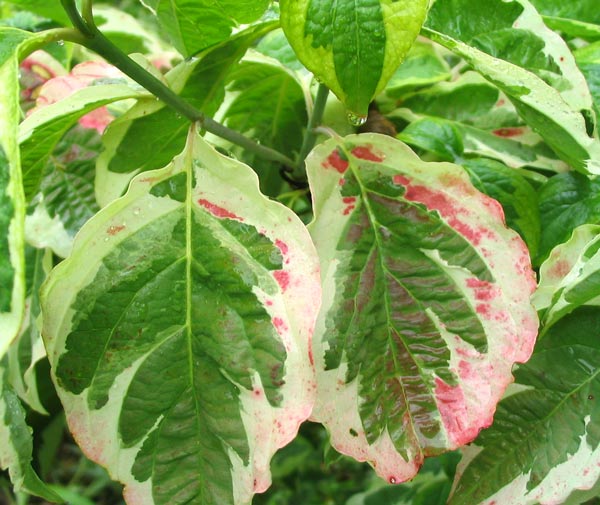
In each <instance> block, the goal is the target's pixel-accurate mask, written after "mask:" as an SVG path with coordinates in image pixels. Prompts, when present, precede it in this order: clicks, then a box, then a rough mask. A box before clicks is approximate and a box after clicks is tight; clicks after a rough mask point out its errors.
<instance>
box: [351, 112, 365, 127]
mask: <svg viewBox="0 0 600 505" xmlns="http://www.w3.org/2000/svg"><path fill="white" fill-rule="evenodd" d="M348 122H349V123H350V124H351V125H352V126H362V125H364V124H365V123H366V122H367V116H360V115H358V114H354V112H348Z"/></svg>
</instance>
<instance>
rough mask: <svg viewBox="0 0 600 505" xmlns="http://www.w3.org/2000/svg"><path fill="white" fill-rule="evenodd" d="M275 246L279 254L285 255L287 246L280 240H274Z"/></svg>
mask: <svg viewBox="0 0 600 505" xmlns="http://www.w3.org/2000/svg"><path fill="white" fill-rule="evenodd" d="M275 245H276V246H277V247H278V248H279V250H280V251H281V254H287V253H288V245H287V244H286V243H285V242H283V241H282V240H279V239H277V240H275Z"/></svg>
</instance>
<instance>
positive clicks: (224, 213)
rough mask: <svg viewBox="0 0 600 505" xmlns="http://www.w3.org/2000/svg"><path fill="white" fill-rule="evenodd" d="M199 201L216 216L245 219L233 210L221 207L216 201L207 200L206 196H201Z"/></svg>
mask: <svg viewBox="0 0 600 505" xmlns="http://www.w3.org/2000/svg"><path fill="white" fill-rule="evenodd" d="M198 203H199V204H200V205H202V207H204V208H205V209H206V210H207V211H208V212H210V213H211V214H212V215H213V216H215V217H222V218H227V219H237V220H238V221H243V219H242V218H241V217H239V216H237V215H236V214H234V213H233V212H229V211H228V210H227V209H224V208H223V207H219V206H218V205H215V204H214V203H211V202H209V201H208V200H205V199H204V198H200V199H199V200H198Z"/></svg>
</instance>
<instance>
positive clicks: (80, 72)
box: [30, 61, 125, 133]
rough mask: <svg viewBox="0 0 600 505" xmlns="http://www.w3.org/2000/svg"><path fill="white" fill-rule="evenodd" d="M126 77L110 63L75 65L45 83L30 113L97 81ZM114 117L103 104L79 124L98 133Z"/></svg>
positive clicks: (90, 62) (97, 62)
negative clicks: (68, 70)
mask: <svg viewBox="0 0 600 505" xmlns="http://www.w3.org/2000/svg"><path fill="white" fill-rule="evenodd" d="M124 79H125V76H124V75H123V74H122V73H121V71H120V70H118V69H117V68H115V67H113V66H112V65H109V64H108V63H104V62H101V61H86V62H84V63H80V64H79V65H75V66H74V67H73V69H72V70H71V72H70V73H69V74H68V75H58V76H56V77H52V78H51V79H49V80H48V81H46V82H45V83H44V85H43V86H42V87H41V89H40V90H39V94H38V96H37V98H36V106H35V107H34V108H33V109H32V110H31V111H30V114H33V113H34V112H36V111H38V110H40V109H42V108H44V107H47V106H48V105H52V104H53V103H56V102H58V101H60V100H63V99H64V98H67V97H68V96H71V95H72V94H73V93H75V92H76V91H78V90H80V89H83V88H87V87H88V86H91V85H93V84H94V83H95V82H110V81H111V80H112V81H114V80H117V81H122V80H124ZM113 119H114V116H113V115H112V114H111V113H110V112H108V109H107V108H106V106H102V107H99V108H98V109H96V110H94V111H92V112H89V113H88V114H86V115H85V116H83V117H82V118H81V119H80V120H79V124H81V126H83V127H84V128H93V129H95V130H97V131H98V133H102V132H103V131H104V129H105V128H106V127H107V126H108V124H109V123H110V122H111V121H112V120H113Z"/></svg>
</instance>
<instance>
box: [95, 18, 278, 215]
mask: <svg viewBox="0 0 600 505" xmlns="http://www.w3.org/2000/svg"><path fill="white" fill-rule="evenodd" d="M276 26H277V23H276V22H274V21H270V22H265V23H260V24H257V25H253V26H250V27H248V28H246V29H245V30H242V31H240V32H238V33H237V34H236V35H234V36H233V37H231V38H230V39H228V40H226V41H225V42H223V43H221V44H218V45H216V46H214V47H211V48H210V49H207V50H206V51H204V52H203V53H202V54H200V55H198V57H197V58H192V59H190V60H185V61H183V62H181V63H180V64H179V65H177V66H176V67H175V68H173V69H172V70H170V71H169V72H167V74H166V75H165V77H164V79H165V82H166V84H167V85H168V86H169V87H171V89H172V90H173V91H174V92H175V93H177V94H178V95H180V96H181V97H182V98H183V99H185V100H187V101H189V102H190V103H191V104H192V105H194V106H195V107H196V108H197V109H199V110H201V111H202V112H203V113H204V114H206V115H208V116H213V115H214V114H215V112H216V111H217V110H218V109H219V106H220V105H221V103H222V102H223V98H224V96H225V83H226V80H227V76H228V75H229V69H230V68H231V66H232V65H234V64H235V63H237V62H238V61H239V60H240V58H242V56H244V54H245V53H246V51H247V50H248V47H249V46H250V45H251V44H252V43H253V42H254V41H255V40H256V39H257V38H260V37H261V36H263V35H265V34H266V33H268V32H270V31H271V30H273V29H274V28H275V27H276ZM188 127H189V120H188V119H187V118H185V117H183V116H181V114H178V113H177V112H176V111H175V110H173V109H171V108H170V107H167V106H166V105H165V104H164V103H163V102H161V101H159V100H156V99H155V98H153V97H150V98H146V99H142V100H139V101H138V102H137V103H136V105H134V106H133V107H132V108H131V109H129V110H128V111H127V112H126V113H125V114H124V115H123V116H121V117H120V118H118V119H117V120H116V121H114V122H113V123H111V125H110V126H109V128H108V129H107V131H106V134H105V135H104V137H103V143H104V153H102V154H101V155H100V157H99V158H98V163H97V166H96V169H97V176H96V198H97V200H98V203H99V204H100V206H101V207H104V206H105V205H107V204H108V203H110V202H111V201H113V200H114V199H115V198H118V197H119V196H121V195H122V194H123V193H124V192H125V190H126V189H127V185H128V184H129V181H130V180H131V179H132V177H133V176H134V175H135V174H137V173H139V172H144V171H147V170H153V169H155V168H162V167H164V166H165V165H166V164H167V163H169V162H170V161H171V160H172V159H173V156H175V155H176V154H178V153H180V152H181V150H182V149H183V146H184V145H185V139H186V135H187V130H188ZM140 144H143V145H146V146H151V147H152V156H148V154H147V151H146V150H145V149H139V145H140Z"/></svg>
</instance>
